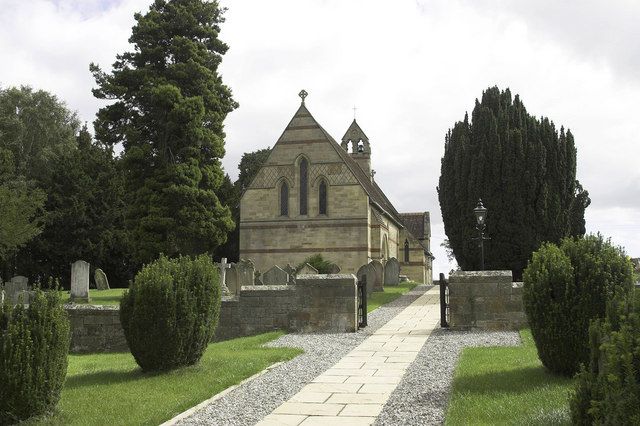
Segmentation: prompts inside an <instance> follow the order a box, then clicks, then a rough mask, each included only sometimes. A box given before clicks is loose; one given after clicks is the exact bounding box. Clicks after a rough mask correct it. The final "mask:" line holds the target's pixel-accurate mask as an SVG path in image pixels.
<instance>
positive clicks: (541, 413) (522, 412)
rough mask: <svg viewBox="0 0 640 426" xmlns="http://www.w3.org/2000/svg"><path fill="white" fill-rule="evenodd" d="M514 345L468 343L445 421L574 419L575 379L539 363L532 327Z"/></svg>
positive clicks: (552, 422)
mask: <svg viewBox="0 0 640 426" xmlns="http://www.w3.org/2000/svg"><path fill="white" fill-rule="evenodd" d="M520 337H521V338H522V345H521V346H516V347H490V348H465V349H464V350H463V352H462V354H461V356H460V360H459V362H458V365H457V367H456V371H455V374H454V378H453V387H452V391H451V396H450V399H449V408H448V410H447V415H446V423H445V424H446V425H467V424H474V425H480V424H486V425H496V424H509V425H564V424H571V420H570V417H569V402H568V401H569V392H570V390H571V389H572V388H573V380H572V379H567V378H564V377H561V376H556V375H553V374H551V373H549V372H548V371H547V370H546V369H545V368H544V367H543V366H542V364H541V363H540V360H539V359H538V353H537V351H536V347H535V344H534V342H533V338H532V337H531V331H530V330H522V331H521V332H520Z"/></svg>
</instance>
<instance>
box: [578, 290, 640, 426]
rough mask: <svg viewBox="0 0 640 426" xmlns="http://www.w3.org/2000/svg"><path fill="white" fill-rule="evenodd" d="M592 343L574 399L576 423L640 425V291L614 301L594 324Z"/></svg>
mask: <svg viewBox="0 0 640 426" xmlns="http://www.w3.org/2000/svg"><path fill="white" fill-rule="evenodd" d="M633 293H635V294H633ZM590 343H591V345H590V346H591V357H590V361H589V366H588V368H584V367H583V368H582V370H581V372H580V374H579V375H578V380H577V384H576V390H575V392H574V394H573V395H572V397H571V400H570V406H571V417H572V420H573V424H578V425H592V424H610V425H638V424H640V291H637V290H636V291H634V292H632V294H622V295H620V296H619V297H617V298H616V299H615V300H614V302H613V303H612V304H611V306H610V308H609V310H608V313H607V318H606V319H605V320H604V321H601V320H596V321H595V322H594V323H593V324H592V325H591V328H590Z"/></svg>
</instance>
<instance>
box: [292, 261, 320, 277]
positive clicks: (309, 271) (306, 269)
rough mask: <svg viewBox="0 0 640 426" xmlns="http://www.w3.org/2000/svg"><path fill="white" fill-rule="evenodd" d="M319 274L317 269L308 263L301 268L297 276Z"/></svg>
mask: <svg viewBox="0 0 640 426" xmlns="http://www.w3.org/2000/svg"><path fill="white" fill-rule="evenodd" d="M317 273H318V270H317V269H316V268H314V267H313V266H311V265H309V264H308V263H305V264H304V265H302V268H300V270H299V271H298V273H297V274H296V275H315V274H317Z"/></svg>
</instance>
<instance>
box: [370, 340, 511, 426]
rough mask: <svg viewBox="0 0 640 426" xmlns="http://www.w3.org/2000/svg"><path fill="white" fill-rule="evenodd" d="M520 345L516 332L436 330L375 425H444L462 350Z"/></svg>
mask: <svg viewBox="0 0 640 426" xmlns="http://www.w3.org/2000/svg"><path fill="white" fill-rule="evenodd" d="M518 344H520V336H519V335H518V333H517V332H511V331H510V332H487V331H449V330H446V329H441V328H437V329H435V330H434V331H433V333H431V336H429V339H428V340H427V343H425V345H424V346H423V347H422V350H421V351H420V352H419V353H418V356H417V358H416V359H415V361H414V362H413V363H412V364H411V365H410V366H409V368H408V369H407V371H406V373H405V375H404V377H403V378H402V381H401V382H400V384H399V385H398V387H397V388H396V389H395V391H394V392H393V393H392V394H391V396H390V398H389V400H388V401H387V403H386V405H385V406H384V408H383V409H382V413H380V416H379V417H378V419H377V420H376V422H375V425H433V424H442V423H443V422H444V414H445V410H446V408H447V400H448V398H449V391H450V389H451V380H452V378H453V370H454V369H455V366H456V363H457V362H458V358H459V356H460V352H461V350H462V348H464V347H466V346H514V345H518Z"/></svg>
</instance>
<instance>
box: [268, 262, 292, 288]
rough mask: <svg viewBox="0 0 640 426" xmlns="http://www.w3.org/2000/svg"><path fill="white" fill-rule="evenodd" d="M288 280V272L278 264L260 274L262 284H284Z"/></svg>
mask: <svg viewBox="0 0 640 426" xmlns="http://www.w3.org/2000/svg"><path fill="white" fill-rule="evenodd" d="M288 282H289V274H287V272H286V271H284V270H282V268H280V267H279V266H278V265H275V266H274V267H272V268H271V269H269V270H268V271H267V272H265V273H264V274H262V283H263V284H264V285H286V284H287V283H288Z"/></svg>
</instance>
